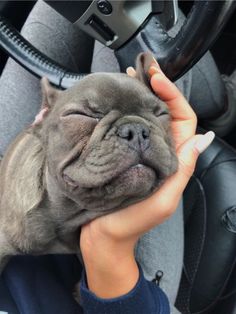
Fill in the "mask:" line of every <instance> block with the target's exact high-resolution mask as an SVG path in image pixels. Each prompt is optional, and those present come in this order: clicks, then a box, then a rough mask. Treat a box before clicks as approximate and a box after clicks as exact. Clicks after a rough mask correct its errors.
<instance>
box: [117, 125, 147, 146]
mask: <svg viewBox="0 0 236 314" xmlns="http://www.w3.org/2000/svg"><path fill="white" fill-rule="evenodd" d="M117 135H118V136H119V137H121V138H123V139H124V140H126V141H127V142H128V145H129V147H131V148H134V149H135V150H141V151H144V150H145V149H147V148H148V146H149V143H150V138H149V135H150V131H149V128H148V127H147V126H145V125H143V124H141V123H126V124H122V125H120V126H119V127H118V130H117Z"/></svg>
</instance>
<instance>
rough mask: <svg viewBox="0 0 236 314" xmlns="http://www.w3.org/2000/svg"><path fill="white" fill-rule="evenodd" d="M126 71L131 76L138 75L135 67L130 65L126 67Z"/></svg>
mask: <svg viewBox="0 0 236 314" xmlns="http://www.w3.org/2000/svg"><path fill="white" fill-rule="evenodd" d="M126 73H127V74H128V75H129V76H131V77H135V76H136V71H135V69H134V68H133V67H128V68H127V69H126Z"/></svg>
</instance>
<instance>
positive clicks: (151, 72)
mask: <svg viewBox="0 0 236 314" xmlns="http://www.w3.org/2000/svg"><path fill="white" fill-rule="evenodd" d="M157 73H162V72H161V70H160V68H157V67H156V66H155V65H151V66H150V68H149V70H148V74H149V75H150V76H153V75H154V74H157Z"/></svg>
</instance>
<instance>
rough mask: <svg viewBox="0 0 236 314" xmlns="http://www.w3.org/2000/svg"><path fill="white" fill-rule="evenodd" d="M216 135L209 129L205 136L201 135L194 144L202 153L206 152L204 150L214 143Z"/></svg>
mask: <svg viewBox="0 0 236 314" xmlns="http://www.w3.org/2000/svg"><path fill="white" fill-rule="evenodd" d="M214 137H215V133H214V132H212V131H209V132H207V133H206V134H204V135H203V136H201V137H199V139H198V140H197V142H196V143H195V145H194V146H195V148H196V149H197V150H198V151H199V153H200V154H201V153H202V152H204V150H206V149H207V147H208V146H209V145H210V144H211V143H212V141H213V140H214Z"/></svg>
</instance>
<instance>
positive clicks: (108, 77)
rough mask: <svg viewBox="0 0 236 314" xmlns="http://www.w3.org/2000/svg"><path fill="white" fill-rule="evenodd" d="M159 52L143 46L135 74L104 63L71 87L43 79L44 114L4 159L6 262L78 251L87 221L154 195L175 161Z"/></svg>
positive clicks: (0, 246) (1, 227) (1, 214)
mask: <svg viewBox="0 0 236 314" xmlns="http://www.w3.org/2000/svg"><path fill="white" fill-rule="evenodd" d="M152 62H153V59H152V56H151V55H150V54H149V53H146V54H141V55H139V57H138V59H137V64H136V71H137V74H136V77H135V78H131V77H129V76H128V75H126V74H120V73H119V74H118V73H117V74H111V73H96V74H91V75H88V76H87V77H86V78H84V79H83V80H81V81H80V82H79V83H78V84H76V85H75V86H73V87H71V88H69V89H68V90H65V91H59V90H56V89H55V88H53V87H52V86H51V85H50V84H49V82H48V81H47V79H43V80H42V91H43V103H42V111H41V115H40V116H39V117H41V118H39V117H38V119H37V120H36V122H35V123H34V124H33V125H32V126H30V127H29V128H27V129H26V130H25V131H24V132H22V133H21V134H20V135H19V136H18V137H17V139H16V140H15V141H14V142H13V144H11V145H10V147H9V149H8V151H7V153H6V154H5V156H4V158H3V160H2V162H1V167H0V269H2V268H3V266H4V264H5V263H6V261H7V260H8V257H9V256H12V255H15V254H46V253H71V252H77V251H78V250H79V247H78V246H79V232H80V227H81V225H83V224H85V223H87V222H89V221H90V220H92V219H94V218H96V217H99V216H101V215H105V214H108V213H110V212H112V211H115V210H118V209H120V208H124V207H126V206H127V205H129V204H132V203H135V202H138V201H139V200H142V199H144V198H146V197H147V196H148V195H150V194H151V193H153V191H155V190H156V189H157V188H158V187H159V186H160V184H161V183H162V182H163V181H164V180H165V179H166V178H167V177H168V176H170V175H172V174H173V173H174V172H175V171H176V169H177V158H176V154H175V149H174V145H173V143H172V138H171V134H170V127H169V119H170V117H169V113H168V109H167V106H166V105H165V104H164V103H163V102H162V101H161V100H160V99H159V98H158V97H156V96H155V95H154V94H153V92H152V91H151V88H150V86H149V81H148V74H147V70H148V68H149V66H150V64H151V63H152ZM137 214H138V213H137Z"/></svg>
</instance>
